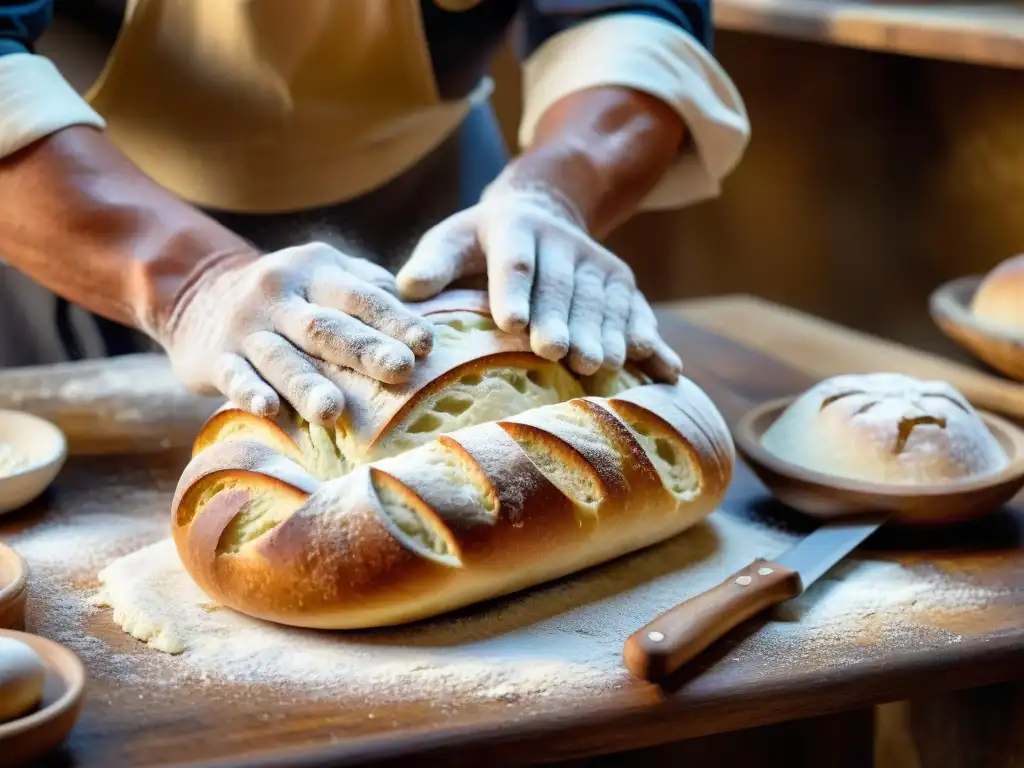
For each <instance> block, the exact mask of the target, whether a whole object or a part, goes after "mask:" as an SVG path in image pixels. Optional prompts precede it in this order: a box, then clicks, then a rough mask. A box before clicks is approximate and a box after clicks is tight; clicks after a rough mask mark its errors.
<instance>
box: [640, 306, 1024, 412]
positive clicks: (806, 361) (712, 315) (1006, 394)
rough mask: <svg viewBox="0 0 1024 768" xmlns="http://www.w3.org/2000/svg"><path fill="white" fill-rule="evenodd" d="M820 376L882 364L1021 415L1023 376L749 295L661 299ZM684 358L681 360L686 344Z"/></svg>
mask: <svg viewBox="0 0 1024 768" xmlns="http://www.w3.org/2000/svg"><path fill="white" fill-rule="evenodd" d="M660 309H661V310H663V311H664V312H666V313H671V314H673V315H676V316H678V317H681V318H683V319H685V320H688V321H690V322H692V323H695V324H696V325H699V326H701V327H702V328H706V329H707V330H709V331H713V332H714V333H715V334H717V335H719V336H724V337H725V338H727V339H732V340H733V341H736V342H738V343H740V344H743V345H744V346H746V347H749V348H751V349H756V350H757V351H758V352H762V353H764V354H766V355H769V356H770V357H772V358H774V359H775V360H778V361H781V362H783V363H786V364H787V365H789V366H791V367H793V368H795V369H797V370H798V371H800V372H802V373H805V374H807V375H808V376H810V377H811V378H813V379H822V378H826V377H828V376H834V375H836V374H840V373H871V372H874V371H889V372H892V373H905V374H907V375H909V376H917V377H919V378H932V379H943V380H946V381H948V382H950V383H951V384H952V385H953V386H955V387H956V388H957V389H959V390H960V391H961V392H963V393H964V394H965V395H966V396H967V398H968V399H969V400H970V401H971V402H972V403H974V404H975V405H976V406H978V407H979V408H984V409H987V410H992V411H996V412H998V413H1002V414H1005V415H1007V416H1012V417H1014V418H1016V419H1024V384H1020V383H1016V382H1013V381H1010V380H1009V379H1006V378H1003V377H1001V376H997V375H991V374H988V373H985V372H983V371H982V370H981V368H980V365H979V367H978V368H971V367H968V366H965V365H961V364H959V363H956V362H953V361H952V360H948V359H946V358H943V357H940V356H938V355H932V354H929V353H927V352H922V351H920V350H917V349H913V348H911V347H907V346H904V345H902V344H897V343H896V342H893V341H888V340H886V339H882V338H879V337H877V336H872V335H870V334H866V333H861V332H859V331H854V330H852V329H850V328H845V327H843V326H841V325H836V324H835V323H831V322H829V321H827V320H823V319H821V318H820V317H815V316H813V315H808V314H805V313H803V312H798V311H797V310H795V309H790V308H789V307H784V306H782V305H780V304H775V303H773V302H770V301H765V300H764V299H759V298H757V297H754V296H744V295H736V296H722V297H717V298H709V299H697V300H691V301H683V302H678V303H674V304H665V305H662V306H661V307H660ZM682 351H683V354H684V365H685V352H686V350H682Z"/></svg>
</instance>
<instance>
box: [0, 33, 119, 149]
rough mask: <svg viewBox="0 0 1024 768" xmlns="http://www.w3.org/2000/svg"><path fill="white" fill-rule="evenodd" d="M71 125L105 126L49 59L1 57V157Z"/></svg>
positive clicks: (15, 55) (28, 55)
mask: <svg viewBox="0 0 1024 768" xmlns="http://www.w3.org/2000/svg"><path fill="white" fill-rule="evenodd" d="M71 125H91V126H94V127H96V128H101V129H102V128H105V127H106V123H105V122H104V121H103V118H102V117H100V115H99V114H98V113H97V112H96V110H94V109H93V108H92V107H90V106H89V104H88V103H87V102H86V101H85V100H84V99H83V98H82V97H81V96H79V95H78V93H77V92H76V91H75V89H74V88H72V87H71V85H70V84H69V83H68V81H67V80H65V79H64V76H63V75H61V73H60V72H59V71H58V70H57V67H55V66H54V65H53V62H51V61H50V60H49V59H47V58H45V57H43V56H38V55H36V54H34V53H11V54H7V55H6V56H0V157H7V156H8V155H10V154H13V153H14V152H17V151H18V150H19V149H22V148H24V147H27V146H28V145H29V144H31V143H32V142H34V141H38V140H39V139H41V138H43V137H44V136H48V135H50V134H51V133H54V132H55V131H59V130H61V129H62V128H67V127H68V126H71Z"/></svg>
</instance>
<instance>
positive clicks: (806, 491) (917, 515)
mask: <svg viewBox="0 0 1024 768" xmlns="http://www.w3.org/2000/svg"><path fill="white" fill-rule="evenodd" d="M795 399H796V398H793V397H787V398H783V399H781V400H773V401H771V402H769V403H764V404H763V405H759V406H757V407H756V408H753V409H751V410H750V411H748V412H747V413H746V414H744V416H743V417H742V418H741V419H740V420H739V422H737V424H736V429H735V430H734V437H735V439H736V448H737V450H738V451H739V453H740V455H741V456H742V457H743V458H744V459H745V460H746V461H747V463H748V464H749V465H750V468H751V470H752V471H753V472H754V474H755V475H757V476H758V477H759V478H760V479H761V482H763V483H764V484H765V485H766V486H767V487H768V490H769V491H771V493H772V495H773V496H774V497H775V498H777V499H778V500H779V501H781V502H783V503H784V504H786V505H788V506H790V507H792V508H793V509H796V510H798V511H800V512H803V513H804V514H806V515H809V516H811V517H816V518H821V519H830V518H835V517H843V516H847V515H855V514H864V513H868V512H886V513H889V514H891V515H892V518H891V519H892V521H893V522H895V523H901V524H909V525H929V524H931V525H935V524H948V523H954V522H963V521H965V520H969V519H971V518H974V517H980V516H982V515H986V514H988V513H990V512H994V511H996V510H998V509H999V508H1000V507H1002V506H1003V505H1004V504H1005V503H1006V502H1008V501H1009V500H1010V499H1012V498H1013V497H1014V496H1015V495H1016V494H1017V493H1018V492H1019V491H1020V489H1021V488H1022V487H1024V430H1021V429H1020V428H1019V427H1016V426H1014V425H1013V424H1011V423H1010V422H1008V421H1006V420H1005V419H1001V418H999V417H998V416H995V415H993V414H991V413H987V412H985V411H978V414H979V415H980V416H981V418H982V420H983V421H984V422H985V425H986V426H987V427H988V428H989V430H990V431H991V432H992V434H993V435H994V436H995V438H996V439H997V440H998V441H999V443H1000V445H1002V446H1003V449H1004V450H1005V451H1006V455H1007V456H1008V457H1009V460H1010V461H1009V464H1008V465H1007V466H1006V467H1005V468H1004V469H1002V470H1001V471H999V472H997V473H993V474H988V475H984V476H979V477H977V478H971V479H967V480H962V481H955V482H951V483H948V484H944V485H891V484H888V483H871V482H867V481H863V480H851V479H850V478H845V477H842V476H840V475H829V474H825V473H822V472H815V471H813V470H810V469H805V468H803V467H801V466H798V465H796V464H791V463H790V462H788V461H786V460H784V459H781V458H779V457H778V456H776V455H775V454H774V453H772V452H771V451H769V450H768V449H766V448H765V447H764V446H763V445H762V444H761V437H762V436H763V435H764V433H765V432H766V431H767V430H768V428H769V427H770V426H771V425H772V424H773V423H774V422H775V420H776V419H777V418H778V417H779V416H781V415H782V412H783V411H784V410H785V409H786V408H788V407H789V405H790V404H791V403H792V402H793V401H794V400H795Z"/></svg>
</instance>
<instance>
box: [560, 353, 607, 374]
mask: <svg viewBox="0 0 1024 768" xmlns="http://www.w3.org/2000/svg"><path fill="white" fill-rule="evenodd" d="M603 362H604V358H603V357H597V356H595V355H593V354H587V353H581V352H579V351H577V350H573V351H572V352H570V353H569V367H570V368H572V369H573V370H574V371H576V373H578V374H580V375H581V376H592V375H593V374H595V373H597V372H598V371H599V370H600V369H601V364H602V363H603Z"/></svg>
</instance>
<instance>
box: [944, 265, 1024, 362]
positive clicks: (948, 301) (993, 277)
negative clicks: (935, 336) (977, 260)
mask: <svg viewBox="0 0 1024 768" xmlns="http://www.w3.org/2000/svg"><path fill="white" fill-rule="evenodd" d="M929 309H930V312H931V316H932V319H933V320H934V321H935V323H936V325H938V326H939V328H940V329H941V330H942V332H943V333H945V334H946V335H947V336H949V337H950V338H951V339H952V340H953V341H955V342H956V343H957V344H959V345H960V346H962V347H963V348H964V349H966V350H968V351H970V352H971V353H973V354H974V355H976V356H977V357H978V358H979V359H981V360H983V361H985V362H986V363H988V364H989V365H990V366H992V367H993V368H995V369H996V370H998V371H1000V372H1001V373H1004V374H1005V375H1007V376H1009V377H1011V378H1013V379H1016V380H1018V381H1024V254H1022V255H1020V256H1014V257H1013V258H1010V259H1007V260H1006V261H1004V262H1003V263H1001V264H999V265H998V266H997V267H996V268H995V269H993V270H992V271H990V272H989V273H988V274H987V275H985V276H984V277H978V276H973V277H962V278H959V279H957V280H953V281H951V282H949V283H946V284H945V285H942V286H940V287H939V288H937V289H936V290H935V291H934V293H932V295H931V298H930V299H929Z"/></svg>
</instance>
